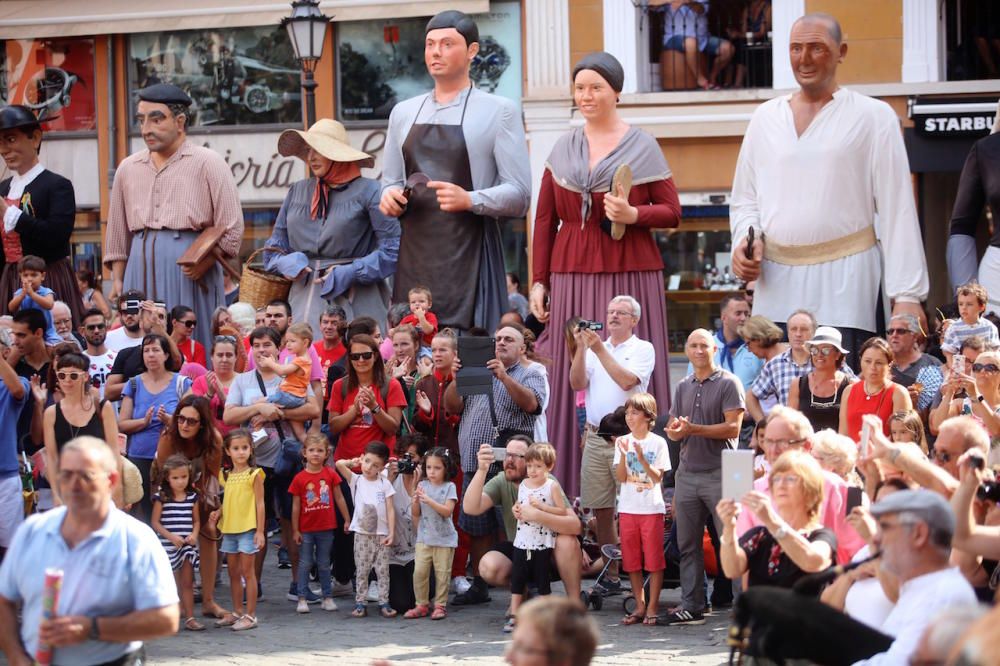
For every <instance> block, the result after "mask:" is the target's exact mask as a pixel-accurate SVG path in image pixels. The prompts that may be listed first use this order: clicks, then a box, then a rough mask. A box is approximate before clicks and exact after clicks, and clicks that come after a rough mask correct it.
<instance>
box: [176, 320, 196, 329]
mask: <svg viewBox="0 0 1000 666" xmlns="http://www.w3.org/2000/svg"><path fill="white" fill-rule="evenodd" d="M177 323H178V324H183V325H185V326H187V327H188V328H194V327H195V326H197V325H198V320H197V319H187V320H185V321H179V322H177Z"/></svg>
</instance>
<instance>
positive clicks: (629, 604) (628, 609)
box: [622, 596, 639, 615]
mask: <svg viewBox="0 0 1000 666" xmlns="http://www.w3.org/2000/svg"><path fill="white" fill-rule="evenodd" d="M638 607H639V602H637V601H636V600H635V597H632V596H628V597H625V601H623V602H622V608H623V609H624V610H625V614H626V615H631V614H632V613H634V612H635V609H636V608H638Z"/></svg>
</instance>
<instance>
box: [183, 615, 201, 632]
mask: <svg viewBox="0 0 1000 666" xmlns="http://www.w3.org/2000/svg"><path fill="white" fill-rule="evenodd" d="M184 628H185V629H187V630H188V631H205V625H203V624H202V623H201V622H199V621H198V620H196V619H194V616H192V617H189V618H188V619H186V620H184Z"/></svg>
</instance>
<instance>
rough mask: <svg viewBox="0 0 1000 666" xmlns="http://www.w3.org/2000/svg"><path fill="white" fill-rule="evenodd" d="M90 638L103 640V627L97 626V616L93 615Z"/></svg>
mask: <svg viewBox="0 0 1000 666" xmlns="http://www.w3.org/2000/svg"><path fill="white" fill-rule="evenodd" d="M88 638H89V639H90V640H92V641H99V640H101V629H100V627H98V626H97V616H96V615H92V616H91V617H90V635H89V636H88Z"/></svg>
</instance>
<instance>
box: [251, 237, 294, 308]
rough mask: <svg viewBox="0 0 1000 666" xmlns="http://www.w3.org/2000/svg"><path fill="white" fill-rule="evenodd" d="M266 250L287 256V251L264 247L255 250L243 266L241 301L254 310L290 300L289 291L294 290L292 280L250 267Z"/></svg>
mask: <svg viewBox="0 0 1000 666" xmlns="http://www.w3.org/2000/svg"><path fill="white" fill-rule="evenodd" d="M265 250H267V251H268V252H277V253H278V254H285V251H284V250H282V249H281V248H278V247H262V248H260V249H257V250H254V251H253V252H252V253H251V254H250V256H249V257H247V260H246V263H244V264H243V276H242V278H241V279H240V300H241V301H243V302H245V303H249V304H250V305H252V306H253V307H254V309H259V308H262V307H264V306H266V305H267V304H268V303H270V302H271V301H273V300H274V299H276V298H280V299H282V300H288V291H289V290H290V289H291V288H292V281H291V280H289V279H287V278H284V277H282V276H280V275H274V274H272V273H268V272H266V271H265V270H264V269H263V268H253V267H251V266H250V262H252V261H253V260H254V258H255V257H256V256H257V255H258V254H260V253H261V252H264V251H265Z"/></svg>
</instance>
